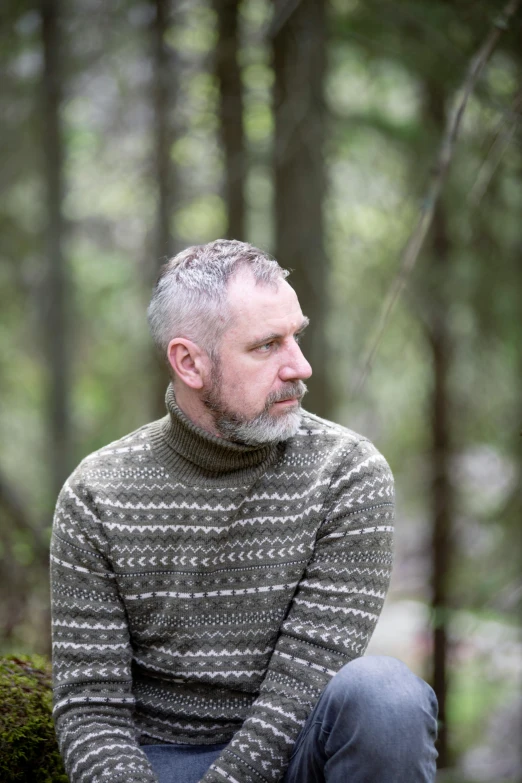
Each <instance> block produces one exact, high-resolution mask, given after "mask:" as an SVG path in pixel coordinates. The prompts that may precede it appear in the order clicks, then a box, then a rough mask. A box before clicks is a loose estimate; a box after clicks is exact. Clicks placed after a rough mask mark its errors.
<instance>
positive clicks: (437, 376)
mask: <svg viewBox="0 0 522 783" xmlns="http://www.w3.org/2000/svg"><path fill="white" fill-rule="evenodd" d="M425 94H426V104H425V106H426V118H427V120H428V122H429V123H430V126H431V127H432V128H433V129H434V130H435V131H436V132H437V133H438V134H441V133H442V132H443V129H444V126H445V119H446V118H445V101H444V97H445V96H444V92H443V90H442V89H441V88H440V87H439V86H437V85H435V84H434V83H431V84H427V85H426V92H425ZM429 239H430V241H429V245H430V251H431V252H430V257H431V262H432V269H431V270H430V273H429V274H428V276H427V277H428V280H429V281H431V290H430V291H428V292H426V294H425V295H426V296H427V298H428V299H429V301H430V306H429V307H428V310H427V312H428V319H427V320H428V342H429V345H430V348H431V354H432V367H433V386H432V396H431V440H432V456H431V473H432V610H433V617H434V628H433V662H432V666H433V671H432V681H433V688H434V690H435V693H436V695H437V699H438V702H439V722H440V723H439V739H438V751H439V760H438V765H439V767H441V768H443V767H447V766H448V765H449V751H448V716H447V694H448V605H449V601H448V598H449V595H448V577H449V573H450V569H451V549H452V547H451V540H452V530H453V506H454V503H453V488H452V483H451V465H450V462H451V455H452V448H453V444H452V438H451V432H452V426H451V408H452V401H451V393H450V389H449V374H450V368H451V353H452V338H451V332H450V327H449V323H448V317H449V316H448V310H449V301H448V294H447V292H448V291H449V286H448V281H449V276H450V274H451V262H450V240H449V236H448V223H447V218H446V213H445V208H444V203H443V201H439V202H438V203H437V206H436V208H435V212H434V216H433V224H432V227H431V233H430V238H429Z"/></svg>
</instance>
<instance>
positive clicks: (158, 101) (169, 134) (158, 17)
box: [151, 0, 178, 416]
mask: <svg viewBox="0 0 522 783" xmlns="http://www.w3.org/2000/svg"><path fill="white" fill-rule="evenodd" d="M153 7H154V18H153V22H152V29H151V35H152V51H153V55H152V56H153V104H154V140H155V142H154V143H155V151H154V175H155V181H156V183H157V202H156V203H157V206H156V234H155V242H154V257H155V259H156V265H155V266H154V267H153V269H154V277H155V276H156V274H157V272H158V270H159V267H160V266H161V265H162V264H163V263H165V261H167V260H168V259H169V258H170V257H171V256H172V255H174V253H175V252H176V242H175V239H174V235H173V232H172V217H173V214H174V207H175V194H176V189H177V188H176V169H175V165H174V163H173V161H172V158H171V154H170V153H171V149H172V145H173V143H174V139H175V130H174V120H173V110H174V105H175V101H176V97H177V92H178V84H177V69H176V64H175V58H174V52H173V50H172V48H171V47H170V46H169V44H168V42H167V33H168V30H169V26H170V23H171V19H170V16H171V4H170V0H153ZM151 364H152V366H151V381H152V383H151V388H152V413H153V416H163V415H164V414H165V390H166V388H167V384H168V381H169V378H168V373H167V370H166V366H165V365H163V364H161V363H160V362H159V361H158V360H157V358H156V356H153V357H152V361H151Z"/></svg>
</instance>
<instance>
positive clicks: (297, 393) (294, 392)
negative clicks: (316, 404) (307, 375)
mask: <svg viewBox="0 0 522 783" xmlns="http://www.w3.org/2000/svg"><path fill="white" fill-rule="evenodd" d="M307 391H308V389H307V387H306V384H305V383H303V381H291V382H289V383H285V385H284V386H282V387H281V388H280V389H278V390H277V391H274V392H271V393H270V394H269V395H268V397H267V399H266V405H265V410H268V409H269V408H270V406H271V405H273V404H274V402H281V401H282V400H289V399H293V398H295V399H297V400H298V401H299V402H301V400H302V399H303V397H304V396H305V394H306V392H307Z"/></svg>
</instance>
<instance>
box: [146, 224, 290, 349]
mask: <svg viewBox="0 0 522 783" xmlns="http://www.w3.org/2000/svg"><path fill="white" fill-rule="evenodd" d="M244 267H246V268H248V269H250V270H251V271H252V274H253V275H254V278H255V280H256V282H257V283H261V284H264V285H277V284H278V283H279V282H280V281H281V280H284V279H285V278H286V277H287V276H288V275H289V272H288V271H287V270H286V269H283V268H282V267H281V266H279V264H278V263H277V261H276V260H275V259H274V258H272V256H270V255H268V253H265V252H264V251H262V250H258V248H256V247H254V246H253V245H250V244H249V243H248V242H239V241H238V240H232V239H216V240H215V241H214V242H209V243H208V244H206V245H194V246H193V247H189V248H187V249H186V250H182V251H181V253H178V254H177V255H176V256H174V258H171V259H170V261H168V262H167V263H166V264H164V265H163V266H162V268H161V270H160V274H159V277H158V281H157V283H156V286H155V288H154V291H153V294H152V299H151V301H150V305H149V309H148V311H147V318H148V322H149V327H150V331H151V333H152V337H153V339H154V342H155V344H156V347H157V349H158V351H159V353H160V354H161V356H162V357H163V359H164V360H166V361H167V349H168V345H169V343H170V341H171V340H173V339H174V338H175V337H185V338H187V339H189V340H192V341H193V342H195V343H197V344H198V345H199V346H200V347H201V348H203V349H204V350H205V351H206V352H207V353H208V354H209V356H210V357H211V358H212V359H213V360H215V359H216V358H217V350H218V345H219V342H220V340H221V338H222V337H223V334H224V333H225V331H226V330H227V328H228V327H229V326H230V324H231V322H232V316H231V313H230V310H229V306H228V303H227V286H228V283H229V281H230V279H231V278H232V277H233V276H234V275H235V274H236V273H237V272H238V271H239V270H240V269H242V268H244Z"/></svg>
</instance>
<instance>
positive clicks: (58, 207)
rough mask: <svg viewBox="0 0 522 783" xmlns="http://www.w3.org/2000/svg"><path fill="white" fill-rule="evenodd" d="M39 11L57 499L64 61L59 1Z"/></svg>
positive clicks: (65, 443)
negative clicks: (41, 48) (41, 47)
mask: <svg viewBox="0 0 522 783" xmlns="http://www.w3.org/2000/svg"><path fill="white" fill-rule="evenodd" d="M40 12H41V19H42V44H43V74H42V97H43V106H42V141H43V154H44V177H45V189H46V198H45V202H46V210H47V221H46V256H47V276H46V292H45V294H46V295H45V300H44V331H45V337H46V361H47V367H48V373H49V375H48V383H47V399H48V421H49V441H50V449H49V464H50V469H51V473H52V476H51V484H52V491H53V496H54V498H56V495H57V494H58V492H59V490H60V488H61V486H62V484H63V482H64V481H65V479H66V478H67V475H68V473H69V472H70V470H71V417H70V361H69V350H68V339H67V330H68V325H69V320H70V319H69V317H68V316H69V309H68V308H69V303H70V290H69V282H68V274H67V266H66V263H65V258H64V253H63V240H64V229H65V221H64V216H63V197H64V183H63V159H64V145H63V131H62V120H61V105H62V91H63V85H62V74H63V66H62V60H61V51H62V36H61V34H60V28H59V20H60V6H59V2H58V0H41V5H40Z"/></svg>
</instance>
